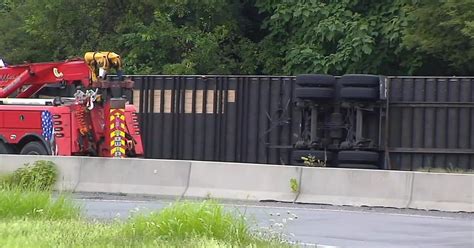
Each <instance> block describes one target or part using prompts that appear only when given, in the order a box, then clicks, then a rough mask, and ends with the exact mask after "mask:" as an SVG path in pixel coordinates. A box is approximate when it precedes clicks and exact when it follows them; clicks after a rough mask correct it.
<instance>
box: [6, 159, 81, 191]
mask: <svg viewBox="0 0 474 248" xmlns="http://www.w3.org/2000/svg"><path fill="white" fill-rule="evenodd" d="M83 159H84V158H82V157H52V156H18V155H1V156H0V173H5V172H12V171H14V170H16V169H18V168H20V167H23V166H24V165H25V164H26V163H29V164H32V163H33V162H35V161H37V160H48V161H52V162H54V163H55V164H56V165H57V166H58V169H59V178H58V182H57V184H56V189H57V190H61V191H74V190H75V188H76V187H77V185H78V184H79V174H80V170H81V164H82V162H83Z"/></svg>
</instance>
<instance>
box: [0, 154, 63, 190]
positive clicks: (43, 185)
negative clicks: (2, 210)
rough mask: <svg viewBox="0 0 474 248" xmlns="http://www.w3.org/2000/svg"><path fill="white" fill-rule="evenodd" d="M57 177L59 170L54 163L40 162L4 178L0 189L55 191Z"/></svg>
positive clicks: (26, 165)
mask: <svg viewBox="0 0 474 248" xmlns="http://www.w3.org/2000/svg"><path fill="white" fill-rule="evenodd" d="M57 177H58V170H57V168H56V166H55V164H54V163H53V162H51V161H44V160H39V161H35V162H34V163H33V165H29V164H25V166H24V167H22V168H19V169H17V170H16V171H14V172H13V173H12V174H9V175H6V176H3V178H1V179H0V189H2V188H6V189H19V190H32V191H48V190H52V189H53V187H54V184H55V183H56V181H57Z"/></svg>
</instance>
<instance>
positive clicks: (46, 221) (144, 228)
mask: <svg viewBox="0 0 474 248" xmlns="http://www.w3.org/2000/svg"><path fill="white" fill-rule="evenodd" d="M57 175H58V173H57V171H56V168H55V166H54V164H52V163H51V162H47V161H42V162H36V163H34V164H33V166H30V165H26V166H25V167H23V168H21V169H19V170H17V171H15V172H14V173H12V174H10V175H5V176H4V177H2V178H0V247H13V248H14V247H40V248H41V247H211V248H212V247H272V248H273V247H290V245H288V244H286V243H285V242H282V241H281V239H278V238H264V237H265V236H264V235H261V234H260V233H259V234H255V233H253V232H252V231H251V230H250V225H249V224H248V222H247V221H246V219H245V217H243V215H240V214H236V213H232V212H227V211H225V210H224V208H223V206H222V205H220V204H218V203H217V202H215V201H204V202H186V201H184V202H176V203H174V204H172V205H170V206H168V207H167V208H165V209H163V210H162V211H160V212H156V213H150V214H148V215H144V214H134V215H133V216H131V217H130V218H129V219H128V220H126V221H118V220H115V221H113V222H112V223H101V222H96V221H91V220H88V219H85V218H83V217H82V216H81V208H80V207H78V206H77V205H76V204H75V203H74V202H73V201H72V200H71V199H70V198H69V197H67V196H66V195H59V196H58V197H52V191H51V189H52V188H53V186H54V184H55V182H56V178H57Z"/></svg>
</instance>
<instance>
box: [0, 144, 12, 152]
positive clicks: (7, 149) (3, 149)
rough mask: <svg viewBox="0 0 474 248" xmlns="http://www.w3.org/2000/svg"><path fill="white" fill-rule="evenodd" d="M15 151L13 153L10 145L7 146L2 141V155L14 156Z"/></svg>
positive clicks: (0, 145)
mask: <svg viewBox="0 0 474 248" xmlns="http://www.w3.org/2000/svg"><path fill="white" fill-rule="evenodd" d="M13 153H14V151H13V148H12V147H11V146H10V145H8V144H5V143H4V142H3V141H0V154H13Z"/></svg>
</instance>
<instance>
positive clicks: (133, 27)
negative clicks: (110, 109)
mask: <svg viewBox="0 0 474 248" xmlns="http://www.w3.org/2000/svg"><path fill="white" fill-rule="evenodd" d="M239 8H240V5H239V4H237V3H236V1H229V0H201V1H173V0H168V1H164V2H161V3H160V4H158V5H157V6H155V9H154V12H153V20H152V22H151V23H149V24H147V23H145V22H143V21H142V20H141V19H140V18H127V19H128V20H130V21H128V22H127V24H125V25H123V27H122V30H123V32H122V33H123V35H122V40H121V44H122V45H123V46H122V47H123V50H125V51H126V54H127V57H126V58H127V60H128V64H129V70H130V71H133V72H136V73H164V74H196V73H197V74H230V73H233V74H251V73H255V67H256V66H255V63H256V62H254V60H253V57H254V56H253V51H255V50H256V49H255V46H254V44H253V43H252V42H251V41H250V40H249V39H247V38H245V37H244V36H243V35H242V32H241V30H240V28H239V23H238V19H239Z"/></svg>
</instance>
